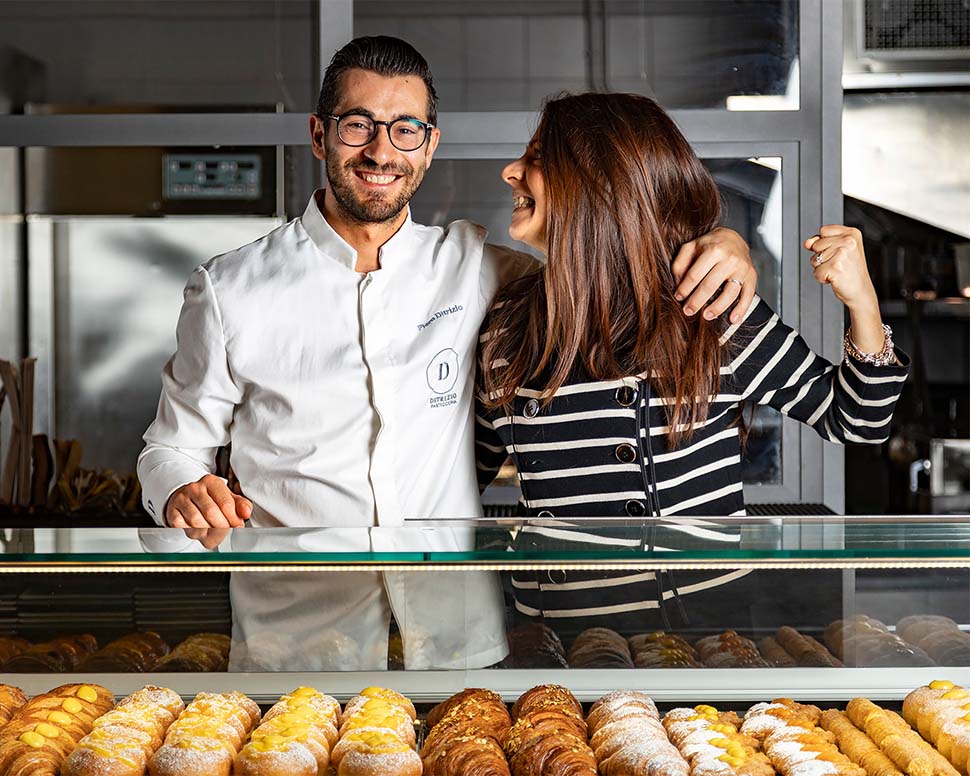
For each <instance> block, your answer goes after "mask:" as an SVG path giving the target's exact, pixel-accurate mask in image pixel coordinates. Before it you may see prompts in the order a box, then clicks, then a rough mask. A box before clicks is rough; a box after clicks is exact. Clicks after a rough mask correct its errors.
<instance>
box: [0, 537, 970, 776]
mask: <svg viewBox="0 0 970 776" xmlns="http://www.w3.org/2000/svg"><path fill="white" fill-rule="evenodd" d="M734 524H735V525H737V530H738V531H739V533H740V535H741V538H742V541H741V547H740V549H738V547H733V548H731V549H728V550H725V551H723V552H720V551H719V552H717V553H714V552H711V551H709V550H706V549H705V550H699V551H698V552H697V553H696V554H691V552H690V551H678V553H676V554H671V553H668V552H664V551H659V550H658V551H654V550H649V549H647V550H644V549H629V548H624V547H619V548H618V547H611V546H604V547H603V548H601V549H596V548H594V549H592V550H590V549H589V548H584V550H583V551H582V552H581V553H576V554H571V553H570V552H569V551H568V550H565V549H558V548H557V549H555V550H554V551H541V552H540V551H535V550H533V549H528V550H517V549H514V548H513V549H509V545H505V546H504V547H503V545H502V544H501V543H500V542H499V541H496V536H497V535H498V534H507V533H510V532H515V531H517V530H519V529H520V528H521V526H522V525H523V523H522V522H521V521H515V520H510V521H502V522H500V523H495V524H491V525H490V524H487V523H476V524H475V525H474V526H473V527H471V529H470V530H472V531H473V532H474V533H475V534H476V539H475V541H474V542H471V543H469V544H468V547H469V549H455V548H454V547H453V546H452V547H450V548H449V547H446V548H445V549H444V550H439V549H438V548H440V547H442V546H443V545H442V542H440V541H437V540H435V539H434V538H433V537H432V538H430V539H429V536H428V534H429V533H433V532H434V530H436V527H435V526H433V525H429V524H426V523H422V524H418V525H415V526H407V525H406V526H404V527H402V528H400V529H395V533H394V541H393V543H391V542H389V541H388V539H387V533H385V532H382V530H381V529H361V530H362V531H364V532H365V533H369V536H366V537H363V538H361V539H359V540H357V539H355V540H353V541H352V542H351V541H349V540H348V538H347V536H346V532H345V531H342V535H341V536H340V537H336V538H335V539H334V542H333V544H332V545H329V544H328V541H329V539H328V536H329V534H328V533H327V531H326V530H325V529H321V530H314V531H312V532H311V531H299V530H297V529H285V530H281V531H280V535H279V536H275V533H274V532H272V531H266V532H262V533H260V534H259V536H258V539H259V541H254V537H253V534H254V533H256V532H254V531H252V530H249V529H242V530H240V531H238V532H237V533H239V534H240V536H239V537H238V539H239V541H236V540H235V539H236V537H235V536H234V535H232V534H230V535H229V536H228V537H227V538H226V540H225V541H224V542H223V543H222V544H221V545H220V546H219V548H218V549H217V550H215V551H205V550H204V549H202V548H201V547H200V546H199V545H198V544H197V543H195V542H192V541H189V540H187V537H186V536H185V534H184V532H179V531H174V530H173V529H151V530H152V531H154V532H157V533H158V534H159V536H155V537H154V538H156V539H158V541H156V542H154V543H149V545H148V546H150V547H152V548H153V549H152V550H149V549H148V548H147V547H146V544H145V542H144V541H143V539H144V537H143V536H142V535H141V534H139V532H137V531H131V532H128V533H127V534H126V532H125V531H124V530H119V529H112V530H111V531H110V532H104V533H99V532H98V531H91V530H90V529H87V530H85V531H71V530H65V531H58V530H55V529H31V530H30V531H24V532H14V533H7V534H5V535H4V537H3V554H2V561H0V562H2V563H3V566H2V569H0V659H2V663H0V666H2V668H0V670H2V671H3V676H2V678H0V682H3V686H2V687H0V774H4V776H6V775H7V774H10V775H11V776H21V774H33V773H37V774H45V773H48V774H57V775H58V776H139V774H140V775H141V776H174V775H175V774H180V776H194V774H196V773H205V774H212V775H213V776H215V775H216V774H224V776H279V775H280V774H288V775H289V776H313V775H314V774H315V775H316V776H348V775H349V774H354V775H355V776H374V774H381V775H382V776H397V775H398V774H414V775H415V776H418V775H419V774H429V775H431V776H478V774H484V775H486V776H506V775H507V776H537V775H538V776H544V775H545V774H550V775H551V774H560V773H565V774H570V776H575V775H577V774H579V775H581V774H586V775H588V776H597V774H599V775H600V776H638V775H639V774H646V776H651V775H655V776H694V774H698V775H699V776H722V774H723V776H731V775H732V774H742V775H743V776H760V775H761V774H764V776H771V774H782V775H783V776H784V775H786V774H792V776H801V774H808V775H809V776H819V774H821V775H822V776H826V775H827V774H838V775H841V776H872V774H877V775H878V776H896V775H897V774H901V775H902V776H908V775H910V774H923V773H925V774H927V775H928V776H952V774H964V776H966V775H967V768H968V764H970V763H968V760H967V758H968V756H970V754H968V753H970V693H967V691H966V690H965V689H964V688H965V687H967V686H968V685H970V660H968V659H967V657H968V654H967V651H966V650H967V646H966V645H967V643H968V641H967V640H968V639H970V633H968V631H970V520H968V519H952V520H950V521H949V522H946V521H934V522H930V521H925V522H924V521H922V520H919V519H914V518H894V519H885V518H879V519H872V520H869V521H865V520H861V521H859V522H858V523H852V522H850V521H848V520H844V521H843V520H836V519H832V518H826V519H825V523H824V529H825V531H827V532H828V536H827V537H826V541H825V542H824V543H818V544H811V543H810V542H809V541H808V540H807V539H806V537H808V536H811V535H813V528H815V527H823V526H820V524H818V523H813V522H812V521H811V520H808V519H805V520H803V521H802V525H801V530H799V531H792V530H791V523H789V522H787V519H786V522H782V521H775V522H772V521H771V520H757V519H746V520H745V521H744V522H741V521H737V522H736V523H734ZM833 529H838V530H837V531H836V534H835V535H836V537H837V538H836V539H835V540H833V539H832V531H833ZM448 530H453V528H449V529H448ZM556 530H561V531H568V530H570V526H568V525H557V526H556ZM630 530H636V528H635V527H631V528H630ZM822 533H823V532H822V531H815V535H821V534H822ZM153 536H154V535H153ZM178 536H181V539H178ZM176 539H178V541H176ZM907 541H908V542H910V545H907V543H906V542H907ZM274 542H275V544H274ZM368 543H370V544H372V546H374V547H379V548H380V549H378V550H372V551H366V550H362V549H360V548H362V547H364V546H366V545H367V544H368ZM382 543H383V544H382ZM349 544H350V545H352V546H353V550H352V551H350V550H347V549H345V548H346V547H347V546H348V545H349ZM429 546H430V547H431V549H428V547H429ZM910 546H911V547H912V549H909V547H910ZM274 547H275V548H276V549H275V551H273V548H274ZM157 548H162V549H160V550H159V549H157ZM173 548H175V549H173ZM331 548H332V549H331ZM476 548H479V549H476ZM590 568H595V569H596V570H597V571H598V572H599V571H603V572H610V573H612V572H614V571H615V572H617V573H624V574H629V573H631V572H637V573H639V572H643V571H646V572H649V571H653V570H668V569H674V570H676V571H678V572H679V571H680V570H681V569H682V568H684V569H687V570H688V571H690V570H693V569H705V570H706V569H714V570H716V571H728V572H729V571H730V569H732V568H737V569H742V570H744V571H746V572H749V575H750V576H752V577H756V576H758V575H760V576H761V577H762V578H761V580H760V581H759V584H758V585H757V586H752V588H751V589H752V590H758V591H760V592H763V593H765V596H764V597H759V598H753V599H751V600H750V601H749V602H747V605H748V608H749V610H750V617H749V618H748V619H747V620H746V621H741V620H737V621H734V622H732V621H731V620H730V619H727V618H725V617H720V618H713V619H705V618H704V617H701V616H696V615H695V612H696V610H695V609H694V608H693V607H692V606H691V600H690V591H689V589H687V590H686V592H685V590H684V589H682V590H681V594H682V598H683V599H684V602H685V605H686V606H685V608H686V611H687V612H688V613H689V614H691V615H692V617H691V619H690V621H689V622H683V623H676V624H671V625H670V627H667V628H662V627H657V626H658V624H660V621H659V619H658V618H657V617H656V616H655V615H656V612H645V613H644V615H643V617H642V618H641V619H640V620H639V621H637V620H636V618H624V619H622V620H613V619H611V618H610V615H609V613H608V612H607V613H604V614H603V616H602V618H601V619H600V620H599V622H598V624H590V621H589V620H588V619H586V618H583V619H582V620H581V621H579V622H573V621H570V620H569V618H557V617H556V616H555V613H554V612H548V613H546V612H544V613H543V615H545V616H542V617H533V618H526V617H523V616H522V612H520V611H517V610H516V609H515V607H514V601H513V599H512V597H511V596H510V595H509V585H510V581H511V577H510V574H511V572H512V571H516V570H523V569H527V570H528V573H529V574H530V575H532V578H533V579H536V580H537V581H538V583H539V584H542V580H543V579H544V578H548V579H550V581H552V582H554V583H555V584H557V585H559V586H560V587H561V586H562V585H563V584H567V585H568V584H569V583H570V575H571V574H572V573H573V571H574V570H575V571H580V572H585V571H586V570H588V569H590ZM126 575H132V576H126ZM236 578H243V579H245V580H246V583H247V584H246V585H245V586H244V588H245V590H246V593H247V595H246V596H244V597H239V596H236V595H234V594H233V591H234V590H235V589H237V588H235V587H234V585H233V581H234V579H236ZM679 578H681V579H687V578H689V577H688V576H687V575H686V574H683V575H680V576H679ZM605 579H606V580H607V582H608V579H609V578H608V576H607V577H605ZM482 580H486V581H490V583H494V585H495V588H496V589H498V590H500V591H503V595H502V596H500V597H499V598H498V599H497V601H494V603H497V605H498V606H499V607H503V606H504V609H501V608H500V609H499V610H497V611H489V612H488V613H487V618H486V621H487V622H490V623H494V622H499V623H502V624H503V625H502V626H500V628H499V630H498V631H493V632H490V633H489V634H487V641H488V644H489V645H492V644H503V643H504V644H505V648H504V650H495V649H493V648H492V647H491V646H489V647H488V649H486V650H483V649H482V644H481V643H480V641H479V638H480V637H481V636H482V634H483V632H484V631H483V628H482V627H481V619H480V614H481V610H480V609H479V607H480V605H481V604H482V601H483V600H487V601H489V602H492V599H483V597H482V596H481V595H480V590H478V589H477V587H476V586H477V585H478V583H479V582H481V581H482ZM291 581H292V584H291ZM355 586H357V588H356V592H357V593H360V594H361V595H357V596H356V597H355V596H352V597H351V599H350V601H351V602H352V605H344V603H343V600H342V599H341V598H340V595H341V594H342V593H343V592H345V591H348V590H350V591H351V592H354V587H355ZM686 587H687V586H686V585H685V586H684V588H686ZM382 590H385V591H386V592H385V593H384V594H385V595H387V596H388V601H389V603H388V604H387V605H386V606H384V607H383V608H381V607H371V606H365V607H358V605H357V603H358V602H359V601H365V600H366V597H365V596H364V595H363V594H366V596H371V595H377V596H380V595H382V592H381V591H382ZM168 591H171V598H170V599H167V598H166V596H167V593H168ZM253 591H261V595H262V598H260V599H254V598H252V595H253ZM148 592H150V593H151V595H146V593H148ZM769 593H770V594H771V595H770V596H769V595H768V594H769ZM823 596H824V597H825V599H826V600H824V601H823V600H821V598H822V597H823ZM97 601H100V602H101V609H102V611H99V610H98V609H97V607H96V605H95V603H96V602H97ZM146 601H148V602H150V604H151V605H150V608H149V609H144V608H143V607H144V606H145V602H146ZM274 601H279V602H284V603H285V606H283V605H281V606H280V610H281V611H280V613H279V616H274V617H266V615H267V613H268V614H270V615H273V614H274V613H273V611H272V608H271V607H272V604H273V602H274ZM730 603H731V605H730V607H726V608H727V609H729V610H730V611H731V612H732V615H731V616H733V612H736V611H738V609H739V606H738V604H739V602H738V601H732V602H730ZM742 603H744V602H742ZM250 605H253V606H255V607H256V608H257V609H259V611H260V613H261V616H263V617H264V618H266V619H263V620H261V621H260V623H259V625H260V627H259V628H252V627H248V623H247V622H246V621H245V620H246V617H247V616H248V615H249V614H250V613H251V612H250V611H249V609H248V608H247V607H248V606H250ZM490 605H491V604H490ZM69 606H73V607H75V608H77V611H78V612H79V614H78V615H77V616H76V617H73V618H66V620H65V622H66V623H67V624H68V625H69V626H70V627H71V628H72V629H73V628H77V630H76V631H74V632H61V631H60V630H59V627H60V626H59V625H58V623H59V622H60V618H59V616H58V615H57V613H58V612H61V611H64V610H65V609H67V608H68V607H69ZM375 612H376V613H377V614H378V615H379V616H376V617H374V616H373V615H374V613H375ZM833 612H835V613H841V616H838V617H834V616H832V615H833ZM88 613H92V614H88ZM227 613H228V614H227ZM288 618H289V619H288ZM294 618H296V619H294ZM227 623H228V624H227ZM288 623H292V625H293V630H292V631H290V630H288ZM132 624H133V625H135V627H134V628H131V625H132ZM146 626H148V627H146ZM726 626H733V627H726ZM274 629H275V630H274ZM305 634H309V636H308V637H306V638H304V635H305ZM264 644H271V645H272V648H273V650H274V652H273V661H272V666H274V667H269V666H267V667H261V664H260V663H259V662H258V661H250V658H251V656H252V655H253V654H254V653H255V652H257V651H258V650H259V649H260V648H261V647H262V646H263V645H264ZM348 645H353V647H352V648H351V647H350V646H348ZM378 650H383V653H384V657H383V662H381V661H379V660H377V659H375V657H374V655H376V654H378ZM415 650H417V651H418V652H419V653H420V654H421V655H429V656H431V657H430V658H428V659H423V658H422V659H421V660H416V659H415ZM355 651H356V653H355ZM365 652H367V653H369V655H370V656H369V657H368V658H367V660H366V661H363V660H362V659H361V657H360V656H361V655H362V654H363V653H365ZM318 653H322V654H318ZM330 653H333V654H330ZM234 654H235V655H237V658H238V655H239V654H243V655H245V656H246V658H247V662H245V663H239V662H237V663H234V657H233V656H234ZM308 655H309V657H307V656H308ZM352 658H353V659H352ZM240 665H244V666H246V667H245V668H244V669H242V670H240V667H239V666H240ZM321 666H323V667H322V668H321ZM364 666H366V667H364ZM51 688H53V689H51ZM294 688H296V689H294ZM318 688H319V689H318ZM361 688H366V689H361ZM116 703H117V705H115V704H116ZM31 769H34V770H31Z"/></svg>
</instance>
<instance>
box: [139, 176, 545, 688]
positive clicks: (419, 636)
mask: <svg viewBox="0 0 970 776" xmlns="http://www.w3.org/2000/svg"><path fill="white" fill-rule="evenodd" d="M485 236H486V231H485V229H484V228H482V227H480V226H478V225H476V224H473V223H470V222H468V221H456V222H454V223H452V224H451V225H450V226H448V227H447V228H445V229H442V228H440V227H427V226H421V225H418V224H415V223H413V222H412V221H411V218H410V214H409V215H408V217H407V218H406V220H405V222H404V224H403V225H402V226H401V228H400V229H399V230H398V231H397V232H396V233H395V234H394V236H393V237H392V238H391V239H390V240H388V242H387V243H385V244H384V246H383V247H382V248H381V251H380V266H381V268H380V269H379V270H375V271H372V272H370V273H366V274H363V273H358V272H356V271H355V270H354V267H355V264H356V260H357V255H356V251H355V250H354V249H353V248H352V247H351V246H350V245H349V244H348V243H347V242H345V241H344V240H343V238H341V237H340V236H339V235H338V234H337V233H336V232H335V231H334V230H333V229H332V227H331V226H330V225H329V224H328V223H327V221H326V219H325V218H324V217H323V215H322V214H321V212H320V210H319V208H318V206H317V199H316V195H314V196H313V197H311V199H310V202H309V204H308V205H307V208H306V211H305V212H304V214H303V216H302V218H297V219H294V220H293V221H291V222H289V223H288V224H285V225H284V226H281V227H280V228H278V229H275V230H274V231H272V232H270V233H269V234H268V235H266V237H264V238H262V239H260V240H257V241H255V242H253V243H250V244H249V245H246V246H243V247H242V248H239V249H238V250H235V251H232V252H230V253H226V254H223V255H221V256H217V257H216V258H214V259H212V260H211V261H209V262H208V263H207V264H205V265H203V266H202V267H199V268H198V269H197V270H196V271H195V273H194V274H193V275H192V278H191V279H190V281H189V283H188V285H187V286H186V289H185V302H184V304H183V307H182V312H181V315H180V317H179V323H178V329H177V338H178V349H177V351H176V353H175V355H174V356H173V357H172V358H171V359H170V360H169V362H168V363H167V364H166V366H165V369H164V371H163V374H162V392H161V398H160V399H159V407H158V414H157V416H156V419H155V421H154V423H152V425H151V426H150V427H149V429H148V431H146V433H145V441H146V447H145V449H144V450H143V451H142V453H141V455H140V456H139V458H138V475H139V479H140V480H141V484H142V489H143V493H144V496H143V500H144V503H145V506H146V508H147V509H148V511H149V512H150V513H151V514H152V515H153V516H154V517H155V519H156V521H158V522H159V523H162V522H163V510H164V505H165V504H166V502H167V501H168V498H169V496H170V495H171V494H172V492H174V491H175V490H176V489H178V488H179V487H181V486H183V485H185V484H187V483H190V482H195V481H196V480H198V479H199V478H200V477H202V476H203V475H205V474H207V473H212V472H213V471H214V468H215V455H216V452H217V450H218V448H219V447H221V446H223V445H225V444H227V443H229V442H231V443H232V450H231V461H232V466H233V469H234V470H235V472H236V474H237V475H238V477H239V480H240V483H241V484H242V487H243V491H244V493H245V495H246V497H247V498H249V499H250V500H251V501H252V502H253V515H252V518H251V520H250V521H249V525H250V526H252V527H274V526H287V527H311V526H312V527H332V528H336V527H350V526H359V527H360V528H364V527H365V526H367V527H370V526H380V527H381V528H382V529H384V528H388V527H393V526H400V525H401V524H402V522H403V519H404V518H405V517H415V518H456V517H479V516H481V502H480V500H479V495H478V485H477V478H476V472H475V460H474V423H473V416H472V403H473V395H474V394H473V391H474V365H475V348H476V345H477V341H478V331H479V327H480V325H481V322H482V320H483V318H484V316H485V313H486V310H487V308H488V305H489V303H490V302H491V299H492V297H493V295H494V293H495V292H496V291H497V290H498V288H499V287H500V286H501V285H502V284H504V283H505V282H507V281H508V280H510V279H512V278H513V277H516V276H518V275H521V274H522V273H523V272H524V271H527V270H528V269H529V268H530V267H532V266H534V262H533V260H532V259H531V258H530V257H528V256H526V255H524V254H520V253H517V252H515V251H512V250H511V249H508V248H501V247H497V246H492V245H487V244H486V243H485ZM337 533H339V534H343V532H337ZM394 533H395V532H394V531H384V530H375V531H366V530H364V531H362V532H361V533H360V534H357V533H355V534H354V535H353V537H346V540H339V539H338V540H336V544H335V543H334V542H335V535H334V533H333V532H327V531H323V532H319V533H316V532H314V534H308V535H307V536H306V537H305V539H306V540H307V541H308V542H310V545H311V546H308V547H306V548H304V549H322V550H325V549H329V550H330V551H334V550H337V549H341V548H343V549H347V550H367V549H371V550H375V551H380V550H393V549H395V539H394V536H393V534H394ZM405 533H407V532H405ZM471 539H472V537H471V534H470V533H466V534H462V533H460V532H456V531H453V530H451V529H441V530H440V531H436V532H431V533H429V534H427V535H426V537H425V543H426V544H427V547H426V549H428V550H434V549H455V550H458V549H467V548H468V546H469V542H470V541H471ZM409 540H413V534H409ZM274 543H278V539H277V538H274V537H273V536H272V535H258V532H252V533H250V532H249V531H237V532H234V536H233V540H232V544H233V548H234V549H236V548H240V549H241V547H238V545H240V544H243V545H251V546H252V545H259V549H260V550H262V551H266V550H271V549H273V548H274V546H275V544H274ZM276 549H278V550H285V549H286V547H284V546H278V547H276ZM406 549H417V548H416V547H413V546H409V547H407V548H406ZM351 577H353V578H351ZM440 577H441V575H440V574H438V573H433V572H415V573H412V574H410V575H405V574H383V575H381V574H377V573H363V572H362V573H360V574H353V575H344V574H293V573H290V572H283V573H279V574H276V573H272V574H267V573H258V574H257V573H253V574H246V573H242V574H233V575H232V581H231V585H230V595H231V598H232V604H233V637H234V647H233V655H232V659H231V668H233V669H234V670H336V669H340V668H346V667H351V666H349V665H343V664H342V663H341V662H340V656H341V655H343V654H353V653H354V645H356V646H358V647H359V650H358V653H357V654H358V655H359V660H358V662H357V663H356V664H355V666H354V667H356V668H359V669H361V670H364V669H372V668H379V667H381V666H382V665H383V661H384V655H386V622H387V619H388V617H389V609H388V604H389V605H390V608H391V609H393V611H394V613H395V616H396V619H397V620H398V623H399V625H400V626H401V628H402V635H403V637H404V646H405V664H406V666H407V667H408V668H427V667H435V668H447V667H455V668H467V667H480V666H484V665H488V664H490V663H492V662H496V661H497V660H500V659H501V658H502V657H503V656H504V655H505V653H506V651H507V648H506V645H505V638H504V627H503V626H504V623H503V621H502V618H503V605H502V597H501V591H500V590H499V588H498V584H497V578H496V576H495V575H492V574H483V573H481V572H463V573H461V574H458V575H457V577H460V578H461V579H460V580H459V579H457V578H455V577H454V576H453V577H452V578H451V579H450V580H443V579H441V578H440ZM459 582H460V583H461V584H460V585H459V584H458V583H459ZM443 590H449V591H450V593H451V595H450V597H447V596H443V595H442V591H443ZM382 628H383V630H382ZM382 633H383V634H385V635H383V636H382V635H381V634H382ZM344 637H346V638H344ZM382 639H383V640H382ZM294 645H297V646H299V647H300V648H301V649H302V652H300V655H297V654H296V653H295V652H294ZM335 659H336V663H334V662H333V661H334V660H335ZM328 661H330V662H328Z"/></svg>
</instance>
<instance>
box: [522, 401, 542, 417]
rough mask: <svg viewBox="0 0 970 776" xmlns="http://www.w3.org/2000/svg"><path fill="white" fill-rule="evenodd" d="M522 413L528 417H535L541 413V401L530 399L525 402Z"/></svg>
mask: <svg viewBox="0 0 970 776" xmlns="http://www.w3.org/2000/svg"><path fill="white" fill-rule="evenodd" d="M522 414H523V415H525V416H526V417H527V418H534V417H535V416H536V415H538V414H539V401H538V400H537V399H529V401H527V402H526V403H525V407H523V408H522Z"/></svg>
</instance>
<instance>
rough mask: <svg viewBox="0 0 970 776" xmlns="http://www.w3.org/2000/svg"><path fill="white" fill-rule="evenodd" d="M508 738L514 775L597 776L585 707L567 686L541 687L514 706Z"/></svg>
mask: <svg viewBox="0 0 970 776" xmlns="http://www.w3.org/2000/svg"><path fill="white" fill-rule="evenodd" d="M512 719H513V720H514V722H513V724H512V727H511V729H510V730H509V733H508V736H507V737H506V739H505V753H506V756H507V758H508V762H509V766H510V770H511V772H512V776H559V774H569V776H596V759H595V756H594V754H593V750H592V749H590V748H589V746H588V745H587V743H586V733H587V728H586V721H585V719H584V718H583V707H582V705H580V703H579V701H577V700H576V697H575V696H574V695H573V694H572V693H571V692H569V690H567V689H566V688H565V687H560V686H558V685H541V686H539V687H533V688H532V689H531V690H529V691H527V692H525V693H524V694H523V695H522V696H521V697H520V698H519V699H518V700H517V701H516V702H515V704H514V705H513V706H512Z"/></svg>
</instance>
